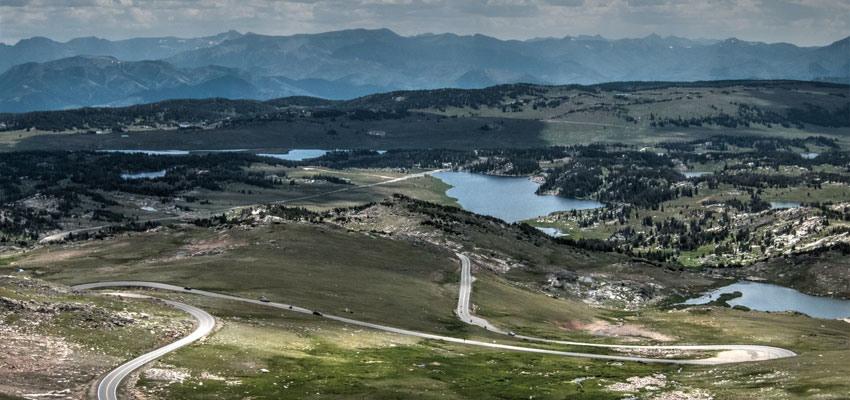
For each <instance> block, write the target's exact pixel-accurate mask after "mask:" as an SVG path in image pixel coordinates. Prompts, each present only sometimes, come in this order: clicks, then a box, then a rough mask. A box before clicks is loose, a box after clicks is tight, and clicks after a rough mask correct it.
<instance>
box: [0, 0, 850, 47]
mask: <svg viewBox="0 0 850 400" xmlns="http://www.w3.org/2000/svg"><path fill="white" fill-rule="evenodd" d="M348 28H368V29H375V28H389V29H391V30H393V31H395V32H396V33H398V34H401V35H406V36H409V35H416V34H421V33H446V32H449V33H456V34H461V35H466V34H476V33H481V34H485V35H488V36H493V37H496V38H499V39H521V40H525V39H531V38H535V37H564V36H577V35H596V34H599V35H602V36H604V37H606V38H610V39H617V38H625V37H644V36H647V35H649V34H652V33H656V34H660V35H662V36H668V35H673V36H680V37H687V38H692V39H697V38H707V39H726V38H730V37H736V38H738V39H741V40H747V41H760V42H769V43H774V42H788V43H793V44H796V45H803V46H819V45H827V44H829V43H832V42H834V41H836V40H839V39H843V38H845V37H847V36H850V0H738V1H734V0H611V1H603V0H0V42H3V43H6V44H14V43H16V42H17V41H18V40H20V39H23V38H29V37H33V36H44V37H48V38H51V39H54V40H59V41H66V40H69V39H71V38H75V37H83V36H97V37H101V38H106V39H113V40H115V39H126V38H131V37H142V36H143V37H158V36H178V37H198V36H207V35H213V34H216V33H220V32H223V31H226V30H230V29H235V30H238V31H240V32H243V33H245V32H254V33H260V34H267V35H291V34H295V33H319V32H327V31H334V30H340V29H348Z"/></svg>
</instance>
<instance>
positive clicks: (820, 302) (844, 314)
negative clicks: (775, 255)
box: [683, 281, 850, 319]
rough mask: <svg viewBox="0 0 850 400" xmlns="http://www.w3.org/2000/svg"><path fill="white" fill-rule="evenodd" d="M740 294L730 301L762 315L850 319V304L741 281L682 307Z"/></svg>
mask: <svg viewBox="0 0 850 400" xmlns="http://www.w3.org/2000/svg"><path fill="white" fill-rule="evenodd" d="M733 292H741V294H742V295H743V296H741V297H738V298H736V299H732V300H729V301H727V303H729V305H730V306H736V305H742V306H745V307H749V308H751V309H753V310H759V311H799V312H801V313H803V314H806V315H808V316H810V317H815V318H831V319H834V318H850V300H841V299H832V298H829V297H819V296H810V295H807V294H803V293H800V292H798V291H796V290H794V289H789V288H786V287H782V286H776V285H770V284H766V283H758V282H750V281H741V282H737V283H733V284H731V285H728V286H724V287H722V288H718V289H715V290H712V291H710V292H708V293H705V294H703V295H702V296H700V297H698V298H694V299H690V300H688V301H686V302H684V303H683V304H705V303H708V302H709V301H714V300H717V298H718V297H720V295H721V294H723V293H733Z"/></svg>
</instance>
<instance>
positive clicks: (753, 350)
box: [457, 253, 797, 364]
mask: <svg viewBox="0 0 850 400" xmlns="http://www.w3.org/2000/svg"><path fill="white" fill-rule="evenodd" d="M457 256H458V258H460V262H461V274H460V294H459V296H458V304H457V315H458V318H460V319H461V320H462V321H463V322H466V323H467V324H470V325H475V326H480V327H482V328H484V329H487V330H488V331H491V332H496V333H501V334H504V335H509V332H505V331H503V330H501V329H499V328H497V327H496V326H494V325H492V324H490V322H488V321H487V320H485V319H483V318H479V317H475V316H472V315H471V314H470V313H469V297H470V292H472V282H473V280H474V279H475V278H473V277H472V265H471V262H470V261H469V257H467V256H465V255H463V254H460V253H457ZM513 336H514V337H516V338H519V339H525V340H531V341H536V342H544V343H555V344H563V345H570V346H586V347H604V348H615V349H632V350H700V351H725V352H736V353H738V356H739V357H745V358H746V359H744V360H740V361H763V360H771V359H775V358H785V357H794V356H796V355H797V353H795V352H793V351H791V350H787V349H783V348H781V347H773V346H761V345H749V344H728V345H671V346H647V345H643V346H641V345H620V344H598V343H584V342H570V341H565V340H552V339H543V338H536V337H532V336H524V335H513ZM744 353H745V354H744ZM667 361H672V360H667ZM699 361H713V362H714V363H715V364H723V363H725V362H723V360H721V359H706V360H699ZM727 362H728V361H727Z"/></svg>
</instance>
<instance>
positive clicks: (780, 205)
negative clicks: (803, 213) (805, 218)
mask: <svg viewBox="0 0 850 400" xmlns="http://www.w3.org/2000/svg"><path fill="white" fill-rule="evenodd" d="M801 204H803V203H795V202H793V201H771V202H770V208H772V209H774V210H784V209H786V208H797V207H800V205H801Z"/></svg>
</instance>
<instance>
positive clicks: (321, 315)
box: [313, 311, 325, 317]
mask: <svg viewBox="0 0 850 400" xmlns="http://www.w3.org/2000/svg"><path fill="white" fill-rule="evenodd" d="M313 315H318V316H320V317H324V316H325V314H322V313H320V312H318V311H313Z"/></svg>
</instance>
